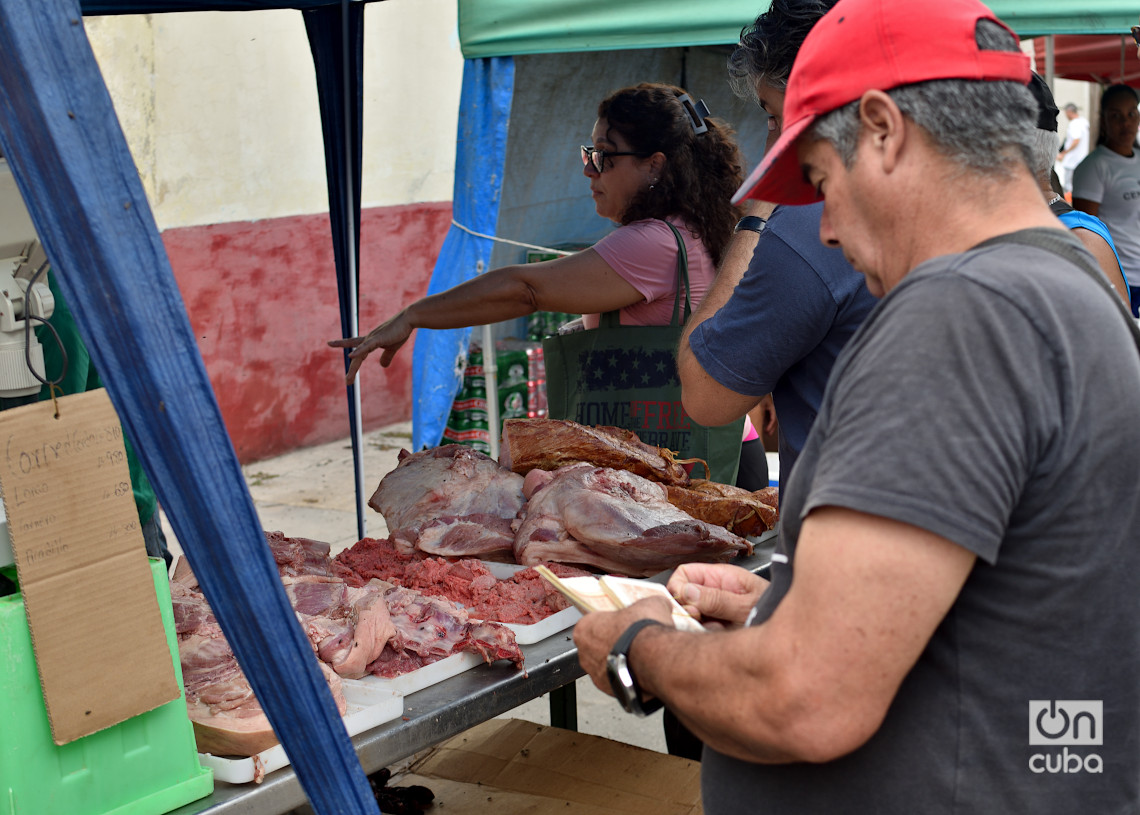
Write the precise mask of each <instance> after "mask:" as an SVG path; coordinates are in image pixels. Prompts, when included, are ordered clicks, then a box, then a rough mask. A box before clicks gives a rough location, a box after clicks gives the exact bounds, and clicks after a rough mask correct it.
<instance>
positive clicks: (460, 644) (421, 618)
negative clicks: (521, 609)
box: [368, 586, 523, 677]
mask: <svg viewBox="0 0 1140 815" xmlns="http://www.w3.org/2000/svg"><path fill="white" fill-rule="evenodd" d="M384 600H385V602H386V603H387V604H388V611H389V613H390V614H391V616H392V622H393V624H394V625H395V634H394V635H393V636H392V638H391V639H390V640H389V641H388V644H387V646H385V648H384V651H383V653H382V654H381V655H380V657H379V658H378V659H376V660H375V661H374V662H373V663H372V664H371V665H369V666H368V670H369V672H371V673H373V674H375V675H377V676H385V677H392V676H398V675H399V674H401V673H405V672H407V671H408V670H414V669H415V668H420V667H423V666H424V665H430V664H431V663H433V662H438V661H439V660H441V659H443V658H444V657H449V656H451V655H452V654H454V653H456V652H457V651H467V652H469V653H475V654H479V655H480V656H481V657H483V659H484V661H486V662H494V661H495V660H498V659H509V660H511V662H513V663H514V664H515V665H517V666H519V667H522V663H523V654H522V651H521V650H520V649H519V646H518V644H517V643H516V642H515V635H514V632H513V631H511V630H510V629H509V628H507V627H506V626H503V625H499V624H498V623H491V622H472V621H471V620H470V619H469V617H468V615H467V611H466V609H464V608H463V606H461V605H458V604H457V603H453V602H451V601H450V600H446V599H444V598H442V597H429V596H427V595H424V594H420V593H419V592H417V591H413V590H412V589H407V588H404V587H402V586H393V587H392V588H390V589H389V590H388V592H387V593H386V594H385V595H384Z"/></svg>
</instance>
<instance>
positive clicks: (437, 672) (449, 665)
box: [353, 651, 483, 696]
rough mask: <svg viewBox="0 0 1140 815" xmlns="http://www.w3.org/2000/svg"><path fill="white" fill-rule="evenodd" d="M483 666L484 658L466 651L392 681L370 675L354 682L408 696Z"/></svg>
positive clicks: (401, 675)
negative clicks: (477, 666)
mask: <svg viewBox="0 0 1140 815" xmlns="http://www.w3.org/2000/svg"><path fill="white" fill-rule="evenodd" d="M482 664H483V657H481V656H479V655H478V654H469V653H467V652H466V651H461V652H459V653H458V654H452V655H451V656H449V657H444V658H443V659H441V660H439V662H433V663H432V664H430V665H425V666H424V667H422V668H416V670H414V671H408V672H407V673H405V674H400V675H399V676H394V677H392V678H391V679H389V678H387V677H383V676H372V675H369V676H365V677H364V678H363V679H355V680H353V681H354V682H357V683H361V684H364V685H367V686H369V687H373V688H379V689H382V690H387V691H392V692H394V693H399V694H403V695H404V696H407V695H408V694H409V693H415V692H416V691H418V690H423V689H424V688H427V687H430V686H432V685H434V684H436V683H437V682H442V681H443V680H445V679H451V677H453V676H459V674H461V673H463V672H464V671H466V670H469V669H471V668H474V667H475V666H476V665H482Z"/></svg>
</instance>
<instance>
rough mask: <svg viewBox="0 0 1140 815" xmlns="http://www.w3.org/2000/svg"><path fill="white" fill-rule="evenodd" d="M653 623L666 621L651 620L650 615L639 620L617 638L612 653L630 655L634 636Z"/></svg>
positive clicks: (659, 623) (658, 623)
mask: <svg viewBox="0 0 1140 815" xmlns="http://www.w3.org/2000/svg"><path fill="white" fill-rule="evenodd" d="M651 625H664V623H661V622H658V621H657V620H651V619H649V618H648V617H646V618H645V619H644V620H638V621H637V622H635V623H633V624H632V625H630V627H629V628H627V629H626V630H625V631H623V632H622V635H621V636H620V637H618V638H617V642H615V643H614V647H613V649H612V650H611V651H610V653H611V654H625V655H626V656H629V649H630V648H631V647H632V646H633V638H634V637H636V636H637V635H638V634H640V633H641V631H642V629H644V628H647V627H648V626H651Z"/></svg>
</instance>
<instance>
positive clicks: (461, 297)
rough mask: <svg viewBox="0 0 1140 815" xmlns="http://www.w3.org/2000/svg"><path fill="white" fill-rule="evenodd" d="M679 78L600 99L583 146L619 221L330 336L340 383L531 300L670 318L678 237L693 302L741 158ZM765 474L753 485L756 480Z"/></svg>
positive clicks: (602, 204) (570, 309)
mask: <svg viewBox="0 0 1140 815" xmlns="http://www.w3.org/2000/svg"><path fill="white" fill-rule="evenodd" d="M707 114H708V109H707V108H706V107H705V106H704V104H703V103H702V102H698V103H697V104H696V105H694V104H693V102H692V100H691V98H690V97H689V96H688V94H686V93H685V91H684V90H682V89H681V88H678V87H675V86H672V85H665V84H657V83H643V84H640V85H637V86H634V87H628V88H623V89H621V90H618V91H615V92H614V93H611V94H610V95H609V96H607V97H606V98H605V99H604V100H602V102H601V104H600V105H599V106H598V118H597V121H596V122H595V124H594V128H593V132H592V135H591V140H592V142H593V143H592V144H590V145H586V146H583V147H582V148H581V156H582V164H583V170H582V172H583V174H584V175H585V177H586V179H587V181H588V182H589V186H590V194H591V195H592V196H593V199H594V207H595V209H596V210H597V213H598V214H599V215H601V216H602V217H603V218H608V219H610V220H611V221H613V222H614V223H616V224H618V225H619V228H618V229H616V230H614V231H613V232H611V233H610V234H609V235H607V236H606V237H604V238H602V239H601V240H600V241H598V242H597V243H596V244H594V246H593V247H591V248H589V249H585V250H583V251H581V252H577V253H575V254H572V255H568V256H566V257H562V258H557V259H555V260H549V261H545V262H542V263H523V264H517V265H511V266H503V267H501V268H498V269H494V270H492V271H489V272H487V273H485V274H482V275H480V276H478V277H476V278H473V279H472V280H469V281H467V282H465V283H462V284H460V285H458V286H455V287H453V288H451V289H448V290H447V291H444V292H441V293H439V294H435V295H432V296H430V297H425V298H424V299H422V300H418V301H416V302H415V303H412V304H411V305H409V306H408V307H406V308H404V309H403V310H401V311H400V312H399V313H397V314H395V315H394V316H393V317H391V318H390V319H388V320H387V321H385V322H384V323H381V324H380V325H379V326H377V327H376V328H374V329H373V330H372V331H371V332H369V333H368V334H367V335H366V336H363V337H353V338H350V339H339V340H333V341H331V342H330V343H329V345H331V346H333V347H335V348H352V349H353V351H352V352H351V353H350V354H349V359H350V360H351V363H350V365H349V369H348V374H347V377H346V381H347V382H350V383H351V382H352V381H353V378H354V377H355V376H356V372H357V370H358V369H359V368H360V366H361V364H362V363H363V362H364V360H365V359H366V358H367V357H368V356H369V354H371V353H373V352H374V351H377V350H379V351H381V354H380V364H381V366H383V367H387V366H388V365H389V364H391V362H392V359H393V357H394V356H395V355H396V353H397V352H398V351H399V350H400V348H401V347H403V345H404V343H405V342H407V340H408V338H409V337H410V336H411V334H412V331H414V330H415V329H416V328H434V329H445V328H462V327H465V326H474V325H484V324H486V323H495V322H500V321H503V320H512V319H515V318H517V317H523V316H526V315H528V314H531V313H533V312H536V311H554V312H567V313H571V314H581V315H583V320H582V321H583V323H584V326H585V328H596V327H597V325H598V321H599V315H600V314H602V313H604V312H607V311H617V310H620V317H621V323H622V324H623V325H668V324H669V322H670V319H671V318H672V314H673V303H674V300H675V294H676V292H675V287H676V275H677V254H678V252H677V241H676V238H675V236H674V234H673V232H672V230H671V229H670V228H669V225H668V224H666V223H665V221H668V222H669V223H671V224H673V225H674V226H675V227H676V228H677V230H678V232H679V233H680V235H681V236H682V238H683V240H684V242H685V248H686V251H687V253H688V274H689V284H690V287H691V289H692V291H691V297H692V304H693V307H694V308H695V307H696V306H697V304H698V303H699V301H700V299H701V298H702V297H703V296H704V294H705V291H706V290H707V289H708V287H709V286H710V285H711V283H712V281H713V278H714V277H715V274H716V268H717V264H719V262H720V260H721V256H722V254H723V253H724V250H725V247H726V246H727V244H728V242H729V240H730V239H731V237H732V231H733V226H734V225H735V223H736V221H737V219H738V217H739V216H738V212H737V210H736V208H735V207H734V206H733V205H732V204H731V202H730V199H731V197H732V194H733V192H735V190H736V188H737V187H738V186H739V185H740V183H741V181H742V179H743V172H742V158H741V155H740V152H739V149H738V148H737V146H736V142H735V141H734V139H733V133H732V131H731V129H730V128H729V127H728V125H727V124H725V123H723V122H720V121H718V120H716V119H713V118H707ZM766 472H767V471H766V469H765V483H764V484H761V485H759V486H755V487H751V488H752V489H759V488H760V487H761V486H767V482H766Z"/></svg>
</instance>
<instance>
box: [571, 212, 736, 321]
mask: <svg viewBox="0 0 1140 815" xmlns="http://www.w3.org/2000/svg"><path fill="white" fill-rule="evenodd" d="M669 221H670V223H672V224H673V225H674V226H676V227H677V230H678V231H679V232H680V233H681V238H682V239H683V240H684V241H685V250H686V252H688V256H689V286H690V288H691V289H692V293H691V294H690V300H691V301H692V304H693V309H694V310H695V309H696V307H697V304H698V303H700V302H701V298H702V297H704V296H705V292H706V291H708V288H709V286H711V285H712V282H713V278H714V277H715V276H716V268H715V267H714V265H713V261H712V258H711V257H710V256H709V253H708V250H707V249H705V245H704V244H703V243H702V242H701V241H700V240H699V239H698V238H697V237H696V236H695V235H694V234H693V233H692V232H690V231H689V229H688V227H686V226H685V224H684V222H683V221H681V220H680V219H679V218H670V219H669ZM594 251H595V252H597V253H598V254H599V255H600V256H601V258H602V260H604V261H605V262H606V263H608V264H609V265H610V268H612V269H613V270H614V271H615V272H617V273H618V274H619V275H621V276H622V277H623V278H624V279H625V280H626V282H628V283H629V284H630V285H631V286H633V287H634V288H635V289H637V290H638V291H639V292H641V294H642V296H643V297H645V302H643V303H635V304H633V305H632V306H626V307H625V308H623V309H622V310H621V322H622V325H668V324H669V320H670V319H672V317H673V300H674V292H675V290H676V285H677V239H676V238H674V237H673V232H672V230H671V229H669V227H668V226H666V225H665V223H664V222H663V221H661V220H658V219H656V218H650V219H646V220H644V221H634V222H633V223H629V224H626V225H625V226H623V227H619V228H618V229H615V230H614V231H613V232H611V233H610V234H608V235H606V236H605V237H604V238H602V239H601V240H600V241H598V242H597V243H595V244H594ZM684 309H685V306H684V303H682V304H681V319H682V320H683V319H684ZM598 319H599V315H597V314H584V315H582V324H583V326H584V327H585V328H597V327H598Z"/></svg>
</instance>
